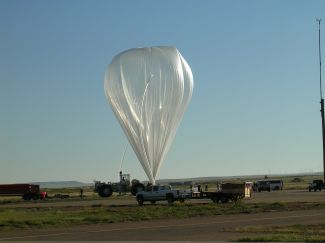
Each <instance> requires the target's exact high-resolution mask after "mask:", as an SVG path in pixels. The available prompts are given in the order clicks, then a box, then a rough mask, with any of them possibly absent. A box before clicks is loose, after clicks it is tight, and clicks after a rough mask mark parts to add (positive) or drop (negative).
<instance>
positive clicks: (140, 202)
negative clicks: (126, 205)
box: [137, 195, 144, 206]
mask: <svg viewBox="0 0 325 243" xmlns="http://www.w3.org/2000/svg"><path fill="white" fill-rule="evenodd" d="M143 201H144V200H143V196H141V195H140V196H137V202H138V205H139V206H142V205H143Z"/></svg>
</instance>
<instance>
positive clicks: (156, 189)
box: [136, 185, 191, 206]
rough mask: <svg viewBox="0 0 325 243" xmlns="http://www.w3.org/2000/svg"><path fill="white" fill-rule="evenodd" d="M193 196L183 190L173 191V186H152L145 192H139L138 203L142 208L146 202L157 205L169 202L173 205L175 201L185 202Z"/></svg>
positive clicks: (137, 195)
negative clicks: (157, 203) (161, 202)
mask: <svg viewBox="0 0 325 243" xmlns="http://www.w3.org/2000/svg"><path fill="white" fill-rule="evenodd" d="M190 197H191V194H190V193H189V192H186V191H182V190H172V188H171V186H168V185H166V186H160V185H155V186H150V187H148V188H147V189H146V190H145V191H141V192H138V193H137V194H136V199H137V202H138V204H139V205H140V206H142V205H143V203H144V202H145V201H148V202H151V203H155V202H156V201H164V200H167V202H168V203H173V202H174V201H177V200H179V201H181V202H184V200H185V199H187V198H190Z"/></svg>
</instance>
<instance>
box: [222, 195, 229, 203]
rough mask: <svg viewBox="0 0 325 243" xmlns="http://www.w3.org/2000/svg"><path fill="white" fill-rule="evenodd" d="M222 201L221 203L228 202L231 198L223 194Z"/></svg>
mask: <svg viewBox="0 0 325 243" xmlns="http://www.w3.org/2000/svg"><path fill="white" fill-rule="evenodd" d="M220 201H221V203H227V202H228V201H229V199H228V198H227V197H225V196H222V197H221V199H220Z"/></svg>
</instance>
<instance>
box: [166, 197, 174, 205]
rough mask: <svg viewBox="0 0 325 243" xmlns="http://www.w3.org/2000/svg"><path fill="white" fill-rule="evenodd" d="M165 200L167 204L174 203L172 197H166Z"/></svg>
mask: <svg viewBox="0 0 325 243" xmlns="http://www.w3.org/2000/svg"><path fill="white" fill-rule="evenodd" d="M166 199H167V202H168V204H172V203H173V202H174V197H173V195H167V197H166Z"/></svg>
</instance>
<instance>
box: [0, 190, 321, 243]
mask: <svg viewBox="0 0 325 243" xmlns="http://www.w3.org/2000/svg"><path fill="white" fill-rule="evenodd" d="M245 201H246V203H260V202H266V203H272V202H322V203H324V202H325V191H322V192H308V191H295V190H288V191H286V190H283V191H274V192H261V193H254V194H253V197H252V198H251V199H248V200H245ZM159 203H166V202H159ZM188 203H212V202H211V200H191V201H190V202H188ZM92 205H102V206H105V205H107V206H117V207H119V206H121V207H123V206H134V207H138V206H137V203H136V201H135V198H134V197H129V196H128V197H123V196H122V197H115V198H105V199H101V198H98V199H91V200H90V199H87V198H86V199H84V200H77V199H64V200H56V201H51V200H48V201H35V202H33V201H31V202H24V201H20V202H15V203H4V204H0V209H1V208H26V207H29V208H32V207H70V206H74V207H78V206H81V207H82V206H92ZM315 223H325V209H318V210H301V211H289V212H266V213H253V214H238V215H220V216H213V217H199V218H189V219H168V220H153V221H144V222H134V223H133V222H132V223H131V222H127V223H114V224H99V225H84V226H74V227H69V228H63V229H60V228H53V229H40V230H38V229H32V230H12V231H0V240H4V241H10V240H13V241H20V240H25V241H36V240H40V241H49V240H52V241H68V240H76V241H80V240H83V241H87V240H88V241H102V240H105V241H120V240H125V241H128V240H136V241H144V240H149V241H159V240H161V241H164V240H190V241H202V240H212V241H229V240H234V239H237V238H240V237H244V236H251V235H252V234H246V233H245V234H241V233H234V232H229V231H227V230H225V229H227V228H228V229H229V228H235V227H243V226H249V225H251V226H253V225H291V224H315ZM255 236H256V235H255Z"/></svg>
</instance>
